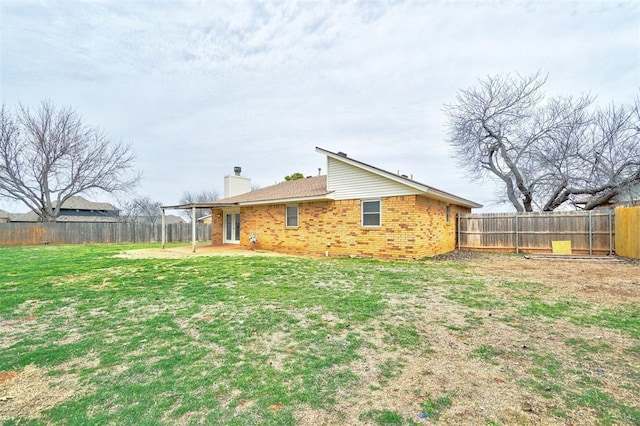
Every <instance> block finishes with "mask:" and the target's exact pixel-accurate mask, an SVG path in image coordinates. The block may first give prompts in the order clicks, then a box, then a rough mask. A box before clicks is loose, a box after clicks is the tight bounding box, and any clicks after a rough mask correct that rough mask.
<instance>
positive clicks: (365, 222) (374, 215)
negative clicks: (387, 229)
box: [362, 200, 381, 226]
mask: <svg viewBox="0 0 640 426" xmlns="http://www.w3.org/2000/svg"><path fill="white" fill-rule="evenodd" d="M380 223H381V220H380V200H375V201H363V202H362V226H380Z"/></svg>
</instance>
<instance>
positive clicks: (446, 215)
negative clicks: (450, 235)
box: [445, 204, 451, 223]
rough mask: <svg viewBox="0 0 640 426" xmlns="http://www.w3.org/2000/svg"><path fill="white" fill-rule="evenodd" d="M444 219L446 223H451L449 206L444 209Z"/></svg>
mask: <svg viewBox="0 0 640 426" xmlns="http://www.w3.org/2000/svg"><path fill="white" fill-rule="evenodd" d="M445 217H446V219H447V223H449V222H451V206H450V205H449V204H447V207H445Z"/></svg>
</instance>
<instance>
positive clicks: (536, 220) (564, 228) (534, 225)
mask: <svg viewBox="0 0 640 426" xmlns="http://www.w3.org/2000/svg"><path fill="white" fill-rule="evenodd" d="M614 217H615V215H614V212H613V210H610V209H602V210H591V211H574V212H536V213H515V212H514V213H473V214H463V215H459V216H458V218H457V219H458V220H457V221H458V223H457V225H458V229H457V231H458V232H457V234H458V248H461V249H467V250H482V251H495V252H516V253H517V252H530V253H550V252H551V251H552V241H571V248H572V252H573V253H574V254H612V253H613V252H614V250H615V225H614Z"/></svg>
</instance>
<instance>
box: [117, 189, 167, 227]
mask: <svg viewBox="0 0 640 426" xmlns="http://www.w3.org/2000/svg"><path fill="white" fill-rule="evenodd" d="M119 204H120V208H121V212H120V217H121V218H122V219H123V221H125V222H129V223H149V224H151V225H155V224H156V223H157V222H158V220H159V219H160V217H161V214H162V203H160V202H159V201H153V200H152V199H151V198H150V197H148V196H145V197H136V198H133V199H130V200H126V201H123V202H120V203H119Z"/></svg>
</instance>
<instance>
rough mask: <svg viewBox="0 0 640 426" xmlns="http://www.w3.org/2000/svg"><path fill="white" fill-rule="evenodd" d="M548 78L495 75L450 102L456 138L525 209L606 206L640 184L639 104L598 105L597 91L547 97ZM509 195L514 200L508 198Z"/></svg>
mask: <svg viewBox="0 0 640 426" xmlns="http://www.w3.org/2000/svg"><path fill="white" fill-rule="evenodd" d="M545 83H546V78H543V77H541V76H540V74H539V73H538V74H535V75H532V76H528V77H521V76H515V77H514V76H510V75H507V76H503V75H499V76H495V77H488V78H487V79H485V80H481V81H480V82H479V85H478V86H476V87H472V88H470V89H466V90H460V91H458V95H457V102H456V103H455V104H453V105H448V106H446V107H445V113H446V114H447V116H448V125H449V142H450V143H451V145H452V146H453V148H454V150H455V151H454V152H455V156H456V158H457V159H458V160H459V162H460V164H461V165H462V166H463V167H465V168H466V169H467V170H468V171H469V172H470V174H471V175H472V176H473V177H474V178H478V179H482V178H485V177H491V178H497V179H498V180H499V181H500V182H501V183H502V184H503V185H504V189H505V190H504V193H503V194H501V196H499V197H498V200H499V201H506V200H508V201H509V202H510V203H511V204H512V205H513V206H514V207H515V208H516V210H517V211H520V212H524V211H534V210H543V211H551V210H555V209H557V208H558V207H560V206H561V205H563V204H566V203H571V202H573V203H577V202H580V204H581V206H583V208H585V209H593V208H595V207H598V206H600V205H603V204H605V203H607V202H608V201H610V200H611V198H613V197H615V196H616V195H619V194H621V193H622V192H623V191H624V190H625V189H627V188H629V187H630V186H633V185H636V184H640V138H639V129H640V119H639V118H640V117H639V115H638V111H639V102H638V100H637V99H636V101H635V103H634V104H633V105H622V106H615V105H610V106H608V107H607V108H604V109H602V108H595V107H594V106H593V99H592V98H591V97H590V96H580V97H577V98H574V97H555V98H551V99H548V100H545V97H544V94H543V93H542V87H543V86H544V84H545ZM505 197H506V198H505Z"/></svg>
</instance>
